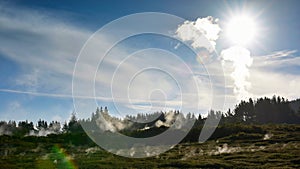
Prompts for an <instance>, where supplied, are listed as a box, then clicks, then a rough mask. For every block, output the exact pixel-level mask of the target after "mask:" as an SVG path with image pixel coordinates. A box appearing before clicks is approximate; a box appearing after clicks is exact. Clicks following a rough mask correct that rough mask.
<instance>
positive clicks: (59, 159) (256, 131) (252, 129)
mask: <svg viewBox="0 0 300 169" xmlns="http://www.w3.org/2000/svg"><path fill="white" fill-rule="evenodd" d="M225 128H226V127H225ZM223 129H224V128H223ZM233 129H234V128H232V126H230V127H228V128H226V131H230V132H228V133H229V135H225V136H222V137H220V136H218V137H216V138H215V139H212V140H209V141H207V142H205V143H203V144H200V143H182V144H179V145H177V146H175V147H174V148H173V149H171V150H169V151H167V152H165V153H163V154H160V155H159V156H155V157H149V158H142V159H133V158H125V157H120V156H117V155H113V154H111V153H108V152H106V151H104V150H102V149H97V148H95V149H94V151H91V152H90V153H87V152H86V151H87V149H88V148H91V147H95V145H93V144H88V145H85V144H79V143H78V142H76V141H74V142H70V141H69V140H64V139H61V137H60V136H51V137H44V138H30V137H28V138H18V137H9V136H1V137H0V142H1V146H0V153H1V156H0V166H1V168H9V169H10V168H101V169H102V168H300V125H262V126H249V125H248V126H244V129H242V130H237V131H235V130H233ZM233 131H234V132H233ZM239 131H240V132H239ZM246 131H247V132H246ZM266 133H271V134H272V136H271V138H269V139H267V140H264V139H263V138H264V135H265V134H266ZM55 137H57V139H55ZM65 138H67V137H65ZM54 147H56V149H54Z"/></svg>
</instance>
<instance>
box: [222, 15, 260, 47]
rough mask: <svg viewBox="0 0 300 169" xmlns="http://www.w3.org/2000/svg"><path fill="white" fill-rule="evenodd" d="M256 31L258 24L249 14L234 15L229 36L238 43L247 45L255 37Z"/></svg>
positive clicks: (230, 23)
mask: <svg viewBox="0 0 300 169" xmlns="http://www.w3.org/2000/svg"><path fill="white" fill-rule="evenodd" d="M255 33H256V25H255V23H254V21H253V20H252V19H251V18H250V17H248V16H236V17H233V18H232V19H231V20H230V21H229V23H228V25H227V30H226V34H227V37H228V38H229V39H230V40H231V41H232V42H233V43H235V44H237V45H245V44H247V43H249V42H251V40H252V39H253V38H254V36H255Z"/></svg>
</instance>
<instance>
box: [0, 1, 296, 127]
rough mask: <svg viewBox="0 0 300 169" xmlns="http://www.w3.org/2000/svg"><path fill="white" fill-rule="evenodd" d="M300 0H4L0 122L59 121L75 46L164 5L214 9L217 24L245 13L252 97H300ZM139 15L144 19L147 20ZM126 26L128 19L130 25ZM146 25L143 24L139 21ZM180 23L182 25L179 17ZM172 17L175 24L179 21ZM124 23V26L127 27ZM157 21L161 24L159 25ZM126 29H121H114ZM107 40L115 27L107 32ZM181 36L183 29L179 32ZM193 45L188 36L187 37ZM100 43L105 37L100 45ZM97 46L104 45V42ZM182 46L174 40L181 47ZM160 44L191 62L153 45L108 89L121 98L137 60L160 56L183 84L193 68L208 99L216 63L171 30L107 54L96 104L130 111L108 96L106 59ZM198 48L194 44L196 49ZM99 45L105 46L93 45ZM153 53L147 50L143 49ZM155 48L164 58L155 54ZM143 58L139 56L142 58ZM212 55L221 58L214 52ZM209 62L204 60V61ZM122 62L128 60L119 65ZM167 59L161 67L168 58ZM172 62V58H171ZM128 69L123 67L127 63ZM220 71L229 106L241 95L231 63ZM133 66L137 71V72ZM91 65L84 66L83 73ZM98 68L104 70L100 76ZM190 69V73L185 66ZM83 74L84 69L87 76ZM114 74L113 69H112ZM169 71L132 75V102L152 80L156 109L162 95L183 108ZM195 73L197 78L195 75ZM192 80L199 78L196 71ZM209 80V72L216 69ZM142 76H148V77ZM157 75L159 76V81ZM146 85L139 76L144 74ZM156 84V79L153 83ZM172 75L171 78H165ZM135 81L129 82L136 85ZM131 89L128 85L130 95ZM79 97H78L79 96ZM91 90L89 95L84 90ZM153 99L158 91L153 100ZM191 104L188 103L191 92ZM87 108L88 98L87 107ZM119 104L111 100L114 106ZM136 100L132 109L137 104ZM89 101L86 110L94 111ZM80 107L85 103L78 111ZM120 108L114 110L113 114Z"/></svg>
mask: <svg viewBox="0 0 300 169" xmlns="http://www.w3.org/2000/svg"><path fill="white" fill-rule="evenodd" d="M299 5H300V4H299V2H298V1H296V0H295V1H229V2H226V1H200V0H199V1H189V2H188V3H187V2H186V1H177V0H175V1H174V0H172V1H168V0H167V1H139V0H137V1H130V2H127V3H124V2H122V1H108V0H107V1H82V2H74V1H68V0H67V1H50V0H49V1H47V0H45V1H37V0H36V1H30V0H29V1H0V72H1V74H0V119H1V120H9V119H13V120H25V119H29V120H33V121H36V120H38V119H39V118H42V119H46V120H59V121H64V120H66V119H68V118H69V116H70V114H71V113H72V111H74V105H73V100H72V73H73V70H74V66H75V62H76V59H77V56H78V55H79V52H80V50H81V48H82V47H83V45H84V44H85V42H86V41H87V40H88V38H89V37H90V36H91V35H93V33H95V31H97V30H98V29H100V28H101V27H102V26H104V25H106V24H108V23H109V22H111V21H113V20H115V19H118V18H120V17H123V16H126V15H129V14H134V13H140V12H162V13H168V14H172V15H176V16H178V17H181V18H183V19H184V20H187V21H191V22H193V21H195V20H196V19H197V18H206V17H207V16H212V17H214V18H218V19H219V22H218V23H219V26H220V28H221V29H222V30H223V29H224V27H226V24H227V23H228V21H229V20H230V18H231V17H233V16H234V15H238V14H240V13H248V14H249V15H251V17H253V18H254V20H255V22H256V23H257V25H258V26H259V29H258V33H257V36H256V39H255V40H254V41H253V43H251V44H249V45H248V46H247V50H249V51H250V52H251V58H252V59H253V63H252V65H251V66H249V67H248V68H247V71H248V72H249V76H248V77H247V78H246V81H247V83H249V84H250V87H247V93H248V94H249V96H251V97H261V96H272V95H274V94H276V95H281V96H284V97H287V98H288V99H295V98H298V97H300V90H299V89H297V87H298V86H299V85H300V75H299V70H300V57H299V50H300V46H299V44H300V32H299V28H300V22H299V18H298V17H299V16H298V15H299V10H300V7H299ZM144 22H147V20H146V21H144ZM128 24H129V23H128ZM141 24H145V23H141ZM179 24H183V23H179ZM179 24H178V26H179ZM127 26H130V25H127ZM160 26H161V27H165V26H166V25H164V24H163V23H162V25H160ZM177 28H178V27H176V26H173V27H170V32H171V35H175V34H176V29H177ZM119 31H122V30H119ZM105 36H107V37H109V38H113V36H112V35H105ZM181 38H182V37H181ZM186 43H187V44H190V41H189V42H186ZM102 45H103V46H105V43H104V42H103V44H102ZM103 46H102V47H103ZM178 46H179V47H178ZM231 46H232V44H231V43H230V42H229V40H228V39H226V37H225V36H223V34H222V31H221V32H220V34H219V36H218V39H217V40H216V46H215V49H216V52H215V54H216V55H221V53H222V51H224V50H226V49H228V48H230V47H231ZM147 48H158V49H163V50H165V51H169V52H171V53H174V54H176V55H177V56H179V58H180V59H182V60H183V61H184V62H185V63H187V65H188V68H187V67H185V66H184V64H183V65H181V64H179V65H178V64H177V63H178V62H180V60H176V59H168V58H171V57H172V54H171V53H164V52H162V51H160V50H154V51H150V52H148V53H147V52H146V54H144V55H145V56H144V55H143V53H141V54H139V53H137V54H136V55H133V56H132V57H130V59H131V60H130V59H129V60H128V65H129V66H128V67H129V68H127V69H126V66H125V67H121V69H120V72H119V73H117V76H116V78H115V80H116V82H115V83H114V84H113V85H112V86H113V87H114V89H115V90H116V93H114V95H120V96H125V95H126V93H123V92H122V91H123V90H125V89H124V88H122V87H123V83H124V80H123V79H122V78H123V77H126V76H127V75H129V74H130V73H132V72H131V68H132V71H133V70H138V68H142V67H143V65H144V64H145V63H149V64H150V63H165V64H164V65H165V67H163V68H164V69H165V70H169V71H171V72H172V71H173V72H175V74H176V75H174V76H175V77H177V79H176V80H178V81H184V82H186V83H189V82H190V81H189V80H191V79H188V78H187V77H189V76H188V75H189V73H188V71H189V70H188V69H189V68H191V70H192V71H193V72H194V73H195V74H197V75H199V79H198V80H200V81H201V84H203V85H201V86H200V87H201V94H203V100H201V103H202V104H203V105H210V104H211V102H209V101H207V100H205V98H206V97H205V96H206V95H207V94H209V92H210V91H211V90H212V89H211V88H210V85H209V84H207V83H208V82H207V80H209V79H207V78H206V72H205V68H206V67H213V66H214V64H210V61H207V65H205V66H203V65H201V64H199V62H197V56H196V55H197V54H195V53H193V52H191V50H189V48H188V47H187V46H185V44H183V43H181V42H179V41H178V39H176V38H172V37H171V38H170V37H162V36H156V35H152V34H145V35H142V36H134V37H131V38H128V39H126V40H124V41H122V42H120V43H119V44H118V45H116V46H115V47H114V48H113V50H112V51H111V52H110V53H109V54H108V59H107V60H104V62H103V67H101V69H102V71H101V69H100V70H98V71H99V72H100V73H99V74H98V75H97V76H96V77H97V79H99V81H96V84H95V85H96V94H97V96H99V99H97V103H98V105H99V106H108V107H109V108H110V110H111V111H112V113H113V112H114V111H117V110H118V109H119V110H121V114H122V113H123V115H124V114H126V113H131V112H132V108H129V107H128V106H127V105H126V104H124V102H123V101H116V102H115V103H114V102H113V101H112V100H111V99H110V96H111V95H110V94H109V93H106V92H107V91H110V89H109V88H107V86H106V84H107V83H108V82H109V81H108V82H107V81H105V80H103V78H104V79H105V78H108V79H109V78H111V75H112V74H113V73H114V71H115V68H116V67H114V65H113V64H112V63H114V62H120V61H121V60H120V59H121V58H122V56H125V55H128V54H132V52H137V51H139V50H142V49H147ZM197 50H198V49H197ZM97 52H101V47H99V51H97ZM148 55H152V56H153V57H147V56H148ZM155 56H160V57H155ZM141 58H144V60H142V61H141ZM216 60H217V59H216ZM204 62H205V60H204ZM125 64H126V63H125ZM164 65H163V64H162V65H161V66H164ZM168 65H171V66H168ZM123 69H124V70H123ZM224 69H225V70H224V73H225V79H226V86H224V88H225V89H226V102H225V109H227V108H232V107H233V106H234V104H236V103H237V100H238V99H237V95H236V93H235V92H234V90H235V87H234V85H235V83H236V82H237V81H235V80H234V79H232V71H233V70H232V69H233V68H232V65H231V64H227V65H226V64H225V65H224ZM133 72H134V71H133ZM89 73H90V72H88V71H87V72H85V74H89ZM93 73H94V72H92V74H93ZM101 73H102V74H101ZM185 73H186V74H185ZM85 74H83V75H82V76H81V78H82V79H79V80H80V81H81V80H82V81H83V82H84V78H85ZM118 75H119V76H118ZM166 76H167V74H166V72H156V71H149V72H146V73H145V74H143V75H141V76H137V77H138V78H136V79H135V80H136V81H133V83H135V84H136V86H135V87H134V90H133V91H131V90H130V91H129V94H130V92H133V93H131V94H132V97H133V98H134V99H133V100H137V99H140V100H139V101H136V102H134V104H135V106H137V107H138V109H137V110H140V108H145V107H147V105H148V106H149V102H147V100H144V101H142V100H143V99H141V98H147V97H148V94H149V93H148V92H145V93H143V91H145V90H150V91H152V90H154V89H156V88H161V89H165V90H166V91H164V92H165V93H163V92H161V91H159V90H155V91H154V92H153V93H152V95H151V96H150V98H151V99H153V100H154V101H153V102H151V103H152V104H153V105H154V107H156V108H155V109H153V110H159V109H164V108H162V107H161V106H162V104H161V103H160V100H159V99H160V98H161V99H163V98H164V97H165V96H164V94H165V95H166V96H168V97H170V98H172V99H170V98H169V100H168V103H169V104H170V105H171V106H168V107H169V108H180V106H179V105H178V104H177V103H178V102H179V100H177V99H178V98H177V95H176V93H177V92H179V90H180V88H178V86H177V87H176V85H174V84H176V83H174V82H173V81H172V79H169V80H168V78H167V77H166ZM193 78H194V77H193ZM197 78H198V76H197ZM212 78H214V76H212ZM147 80H148V81H147ZM156 80H157V81H158V80H160V81H159V83H157V82H156ZM145 81H146V82H147V83H144V82H145ZM152 82H153V83H152ZM169 83H170V84H169ZM186 83H184V87H187V88H186V89H185V88H184V87H183V89H182V90H187V91H190V90H191V88H193V86H192V85H187V84H186ZM133 86H134V84H133ZM127 94H128V93H127ZM80 95H81V96H83V95H84V93H83V94H80ZM86 97H91V96H88V95H87V96H86ZM155 99H157V100H156V101H155ZM188 102H189V103H190V104H191V105H193V103H192V100H188ZM88 106H89V105H88ZM116 107H117V108H116ZM135 108H136V107H135ZM208 108H209V107H207V106H203V107H201V108H200V109H195V108H193V107H192V106H191V107H183V108H182V109H183V110H186V111H191V112H196V113H199V111H203V112H204V111H206V110H207V109H208ZM94 109H95V108H94V107H93V106H90V109H87V110H86V113H90V111H92V110H94ZM82 111H83V110H82ZM119 113H120V112H119Z"/></svg>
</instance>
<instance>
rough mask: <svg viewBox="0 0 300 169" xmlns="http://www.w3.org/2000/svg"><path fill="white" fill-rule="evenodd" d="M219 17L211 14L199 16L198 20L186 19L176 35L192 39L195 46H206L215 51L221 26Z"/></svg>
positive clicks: (210, 50) (184, 38)
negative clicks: (203, 16) (204, 16)
mask: <svg viewBox="0 0 300 169" xmlns="http://www.w3.org/2000/svg"><path fill="white" fill-rule="evenodd" d="M217 22H218V19H214V18H213V17H211V16H208V17H206V18H198V19H197V20H196V21H185V22H184V23H183V24H182V25H180V26H179V27H178V28H177V31H176V35H177V36H178V37H179V38H180V39H181V40H183V41H190V42H191V45H192V47H194V48H201V47H204V48H206V49H207V50H208V51H209V52H213V51H214V50H215V46H216V42H215V41H216V40H217V39H218V38H219V32H220V31H221V28H220V27H219V25H218V24H217Z"/></svg>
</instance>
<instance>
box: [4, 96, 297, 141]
mask: <svg viewBox="0 0 300 169" xmlns="http://www.w3.org/2000/svg"><path fill="white" fill-rule="evenodd" d="M294 102H295V101H294ZM297 102H299V100H298V101H297ZM291 103H292V102H290V101H288V100H287V99H284V98H282V97H276V96H274V97H273V98H267V97H265V98H259V99H257V100H253V99H249V100H248V101H241V102H240V103H239V104H237V105H236V106H235V108H234V109H233V110H230V109H229V110H228V111H227V112H225V113H224V112H221V111H214V110H211V111H210V112H209V113H208V116H215V117H221V121H220V124H223V125H224V124H236V123H239V124H267V123H274V124H281V123H287V124H299V123H300V107H299V108H298V110H295V109H293V108H292V107H291V106H290V104H291ZM299 104H300V102H299ZM100 115H102V116H100ZM100 117H103V118H105V120H103V119H101V118H100ZM177 117H180V118H181V120H182V121H183V122H184V121H189V120H195V124H194V128H198V129H199V128H201V127H202V126H203V124H204V122H205V120H206V118H207V117H203V116H201V115H197V116H196V115H195V114H194V113H187V114H186V115H183V113H182V112H180V111H178V110H176V111H171V112H155V113H152V114H137V115H136V116H132V115H127V116H126V117H125V118H124V119H119V118H116V117H112V116H110V115H109V112H108V109H107V107H105V108H104V109H103V108H102V107H100V108H97V109H96V111H95V112H94V113H92V115H91V118H88V119H77V117H76V115H75V113H73V114H72V116H71V118H70V120H69V121H68V122H65V123H64V124H60V122H57V121H52V122H50V123H48V122H47V121H44V120H41V119H40V120H39V121H38V122H37V124H35V125H34V124H33V122H29V121H27V120H26V121H20V122H18V125H17V123H16V122H15V121H8V122H6V121H1V122H0V135H14V136H46V135H49V134H60V133H83V132H84V131H83V128H82V127H81V124H83V125H85V126H88V128H91V129H96V128H97V127H98V128H101V129H102V130H104V131H110V132H115V131H121V132H123V133H125V134H127V135H133V136H137V137H139V136H138V135H139V134H141V133H142V134H143V135H144V136H152V135H155V134H158V133H160V132H163V131H164V129H166V128H168V127H169V126H170V125H171V124H172V123H173V122H174V121H175V119H176V118H177ZM141 122H142V123H141ZM147 132H148V133H147ZM145 133H146V134H145ZM149 133H151V134H150V135H149Z"/></svg>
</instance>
